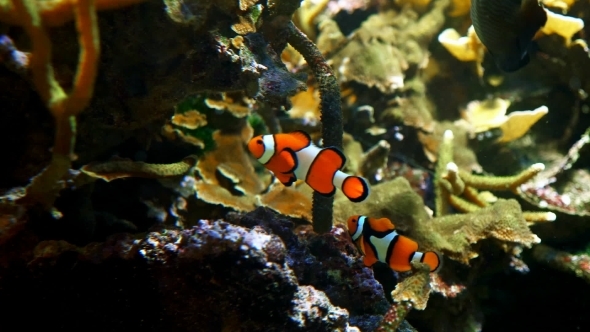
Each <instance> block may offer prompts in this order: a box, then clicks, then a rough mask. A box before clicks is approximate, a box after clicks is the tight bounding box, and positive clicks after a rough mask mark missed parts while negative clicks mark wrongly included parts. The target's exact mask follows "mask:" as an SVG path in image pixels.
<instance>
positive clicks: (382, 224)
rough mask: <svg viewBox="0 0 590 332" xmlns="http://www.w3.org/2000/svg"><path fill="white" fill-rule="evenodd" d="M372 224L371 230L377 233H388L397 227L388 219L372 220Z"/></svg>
mask: <svg viewBox="0 0 590 332" xmlns="http://www.w3.org/2000/svg"><path fill="white" fill-rule="evenodd" d="M370 222H371V229H373V230H374V231H376V232H387V231H391V230H394V229H395V226H394V225H393V223H392V222H391V220H389V219H387V218H379V219H374V218H371V219H370Z"/></svg>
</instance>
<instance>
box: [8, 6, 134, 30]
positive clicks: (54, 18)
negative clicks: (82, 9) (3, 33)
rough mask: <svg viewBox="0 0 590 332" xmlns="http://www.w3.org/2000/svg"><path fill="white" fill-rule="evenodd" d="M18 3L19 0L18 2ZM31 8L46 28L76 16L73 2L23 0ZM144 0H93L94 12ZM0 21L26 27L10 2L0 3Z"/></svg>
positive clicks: (15, 7) (17, 10) (16, 9)
mask: <svg viewBox="0 0 590 332" xmlns="http://www.w3.org/2000/svg"><path fill="white" fill-rule="evenodd" d="M19 1H20V0H19ZM25 1H28V3H29V4H30V5H31V6H35V7H37V11H38V12H39V18H40V19H41V21H42V22H43V25H45V26H47V27H55V26H60V25H63V24H64V23H67V22H69V21H71V20H73V19H74V18H75V16H76V14H75V12H76V8H75V7H76V4H77V2H75V1H70V0H52V1H45V0H31V1H29V0H25ZM144 1H145V0H95V5H94V6H95V7H96V10H98V11H101V10H114V9H119V8H124V7H127V6H131V5H135V4H138V3H141V2H144ZM0 21H1V22H4V23H7V24H11V25H26V23H24V22H23V21H22V20H21V16H20V13H19V9H18V5H17V4H15V3H14V2H13V3H12V5H11V3H10V0H3V1H2V2H0Z"/></svg>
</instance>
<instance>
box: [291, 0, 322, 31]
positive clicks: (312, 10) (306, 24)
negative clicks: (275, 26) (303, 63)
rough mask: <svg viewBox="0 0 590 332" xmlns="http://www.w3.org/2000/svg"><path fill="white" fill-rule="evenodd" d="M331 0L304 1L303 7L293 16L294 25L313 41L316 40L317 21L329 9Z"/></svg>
mask: <svg viewBox="0 0 590 332" xmlns="http://www.w3.org/2000/svg"><path fill="white" fill-rule="evenodd" d="M329 3H330V0H320V1H312V0H305V1H302V3H301V7H299V8H298V9H297V10H296V11H295V14H294V15H293V23H294V24H295V25H296V26H297V27H298V28H299V29H301V31H302V32H303V33H305V35H307V37H308V38H309V39H311V40H315V39H316V32H315V26H314V24H315V20H316V18H317V17H318V15H320V14H321V13H322V12H323V11H324V10H325V9H326V8H327V7H328V4H329Z"/></svg>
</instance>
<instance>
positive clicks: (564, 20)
mask: <svg viewBox="0 0 590 332" xmlns="http://www.w3.org/2000/svg"><path fill="white" fill-rule="evenodd" d="M545 12H547V23H545V25H544V26H543V27H542V28H541V33H543V34H545V35H551V34H557V35H560V36H561V37H563V39H564V41H565V45H566V46H569V45H570V43H571V39H572V37H573V36H574V34H576V33H578V32H579V31H580V30H582V29H583V28H584V21H583V20H582V19H579V18H575V17H568V16H564V15H560V14H556V13H554V12H552V11H549V10H545Z"/></svg>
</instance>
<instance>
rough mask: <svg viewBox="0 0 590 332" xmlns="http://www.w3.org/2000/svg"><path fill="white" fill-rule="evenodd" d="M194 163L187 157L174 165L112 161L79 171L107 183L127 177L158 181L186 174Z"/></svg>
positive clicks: (191, 157)
mask: <svg viewBox="0 0 590 332" xmlns="http://www.w3.org/2000/svg"><path fill="white" fill-rule="evenodd" d="M196 163H197V157H196V156H189V157H187V158H185V159H183V160H182V161H180V162H178V163H174V164H148V163H144V162H140V161H132V160H114V161H107V162H96V163H91V164H88V165H84V166H83V167H82V168H80V171H82V172H83V173H85V174H87V175H89V176H91V177H94V178H98V179H102V180H105V181H107V182H108V181H112V180H116V179H121V178H127V177H140V178H156V179H160V178H166V177H176V176H181V175H184V174H187V173H188V172H189V171H190V170H191V169H192V168H193V167H194V166H195V165H196Z"/></svg>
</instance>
